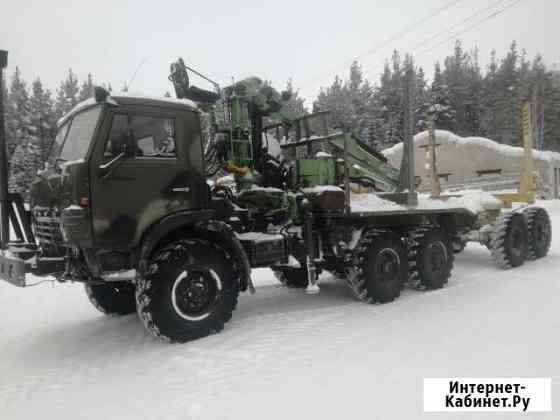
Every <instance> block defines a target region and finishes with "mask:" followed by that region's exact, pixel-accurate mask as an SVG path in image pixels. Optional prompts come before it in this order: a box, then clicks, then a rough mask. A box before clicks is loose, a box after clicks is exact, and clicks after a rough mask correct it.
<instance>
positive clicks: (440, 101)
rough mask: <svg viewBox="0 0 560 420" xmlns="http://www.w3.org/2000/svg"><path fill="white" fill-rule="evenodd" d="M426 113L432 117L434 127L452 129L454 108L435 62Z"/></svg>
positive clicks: (439, 68) (438, 66) (437, 64)
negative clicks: (428, 105) (428, 107)
mask: <svg viewBox="0 0 560 420" xmlns="http://www.w3.org/2000/svg"><path fill="white" fill-rule="evenodd" d="M428 115H429V117H430V118H431V119H432V121H433V123H434V126H435V128H438V129H441V130H452V129H453V127H454V126H455V110H454V109H453V107H452V105H451V99H450V92H449V88H448V87H447V85H446V84H445V82H444V80H443V75H442V73H441V67H440V65H439V63H436V66H435V73H434V80H433V81H432V88H431V92H430V109H429V110H428Z"/></svg>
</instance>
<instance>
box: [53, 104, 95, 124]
mask: <svg viewBox="0 0 560 420" xmlns="http://www.w3.org/2000/svg"><path fill="white" fill-rule="evenodd" d="M95 104H97V102H96V101H95V98H88V99H86V100H84V101H82V102H78V103H77V104H76V106H74V108H72V109H71V110H70V111H69V112H67V113H66V114H65V115H64V116H62V118H60V119H59V120H58V121H57V123H56V124H57V126H58V127H60V126H61V125H62V124H64V123H65V122H66V120H67V119H68V116H69V115H72V114H74V113H76V112H78V111H81V110H83V109H86V108H88V107H90V106H93V105H95Z"/></svg>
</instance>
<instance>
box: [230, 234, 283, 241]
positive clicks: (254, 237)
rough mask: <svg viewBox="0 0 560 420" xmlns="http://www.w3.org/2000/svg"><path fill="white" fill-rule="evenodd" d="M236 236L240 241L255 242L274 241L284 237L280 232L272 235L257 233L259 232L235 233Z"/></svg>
mask: <svg viewBox="0 0 560 420" xmlns="http://www.w3.org/2000/svg"><path fill="white" fill-rule="evenodd" d="M237 238H238V239H239V240H240V241H254V242H256V243H264V242H276V241H279V240H280V241H281V240H283V239H284V237H283V236H282V235H280V234H277V235H274V234H270V233H259V232H247V233H240V234H237Z"/></svg>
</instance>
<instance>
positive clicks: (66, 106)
mask: <svg viewBox="0 0 560 420" xmlns="http://www.w3.org/2000/svg"><path fill="white" fill-rule="evenodd" d="M78 93H79V88H78V78H77V77H76V75H75V74H74V73H73V72H72V69H69V70H68V75H67V76H66V79H65V80H63V81H62V82H61V83H60V86H59V88H58V90H57V92H56V115H57V118H60V117H62V116H63V115H64V114H66V113H67V112H68V111H70V110H71V109H72V108H74V107H75V106H76V104H77V103H78V102H79V101H80V98H79V96H78Z"/></svg>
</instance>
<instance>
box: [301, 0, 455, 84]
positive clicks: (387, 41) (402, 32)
mask: <svg viewBox="0 0 560 420" xmlns="http://www.w3.org/2000/svg"><path fill="white" fill-rule="evenodd" d="M460 1H462V0H453V1H450V2H448V3H446V4H444V5H443V6H442V7H440V8H439V9H437V10H435V11H433V12H432V13H430V14H428V15H427V16H424V17H422V18H420V19H418V20H417V21H415V22H413V23H411V24H410V25H408V26H406V27H404V28H403V29H401V30H400V31H399V32H397V33H395V34H393V35H391V36H390V37H389V38H387V39H385V40H384V41H382V42H380V43H379V44H377V45H375V46H373V47H372V48H370V49H369V50H367V51H365V52H363V53H361V54H359V55H357V56H356V57H354V58H352V59H350V60H346V61H345V62H344V63H342V64H339V65H337V66H335V67H332V68H331V69H329V70H328V71H327V72H325V73H323V74H321V75H320V76H316V77H313V78H311V79H308V80H307V81H305V82H303V83H302V84H300V85H299V87H300V88H302V87H305V86H308V85H310V84H312V83H314V82H316V81H317V80H318V79H320V78H322V77H323V76H325V75H327V74H329V73H330V72H332V71H333V70H335V69H337V68H339V67H341V66H342V65H347V64H348V63H350V62H352V61H354V60H357V59H359V58H363V57H365V56H368V55H371V54H375V53H376V52H378V51H380V50H381V49H383V48H384V47H386V46H387V45H389V44H390V43H391V42H394V41H396V40H398V39H400V38H402V37H404V36H405V35H407V34H408V33H410V32H412V31H413V30H414V29H415V28H416V27H417V26H419V25H422V24H424V23H426V22H427V21H429V20H430V19H432V18H434V17H435V16H437V15H439V14H440V13H442V12H444V11H445V10H447V9H450V8H451V7H453V6H455V5H456V4H457V3H459V2H460Z"/></svg>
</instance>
